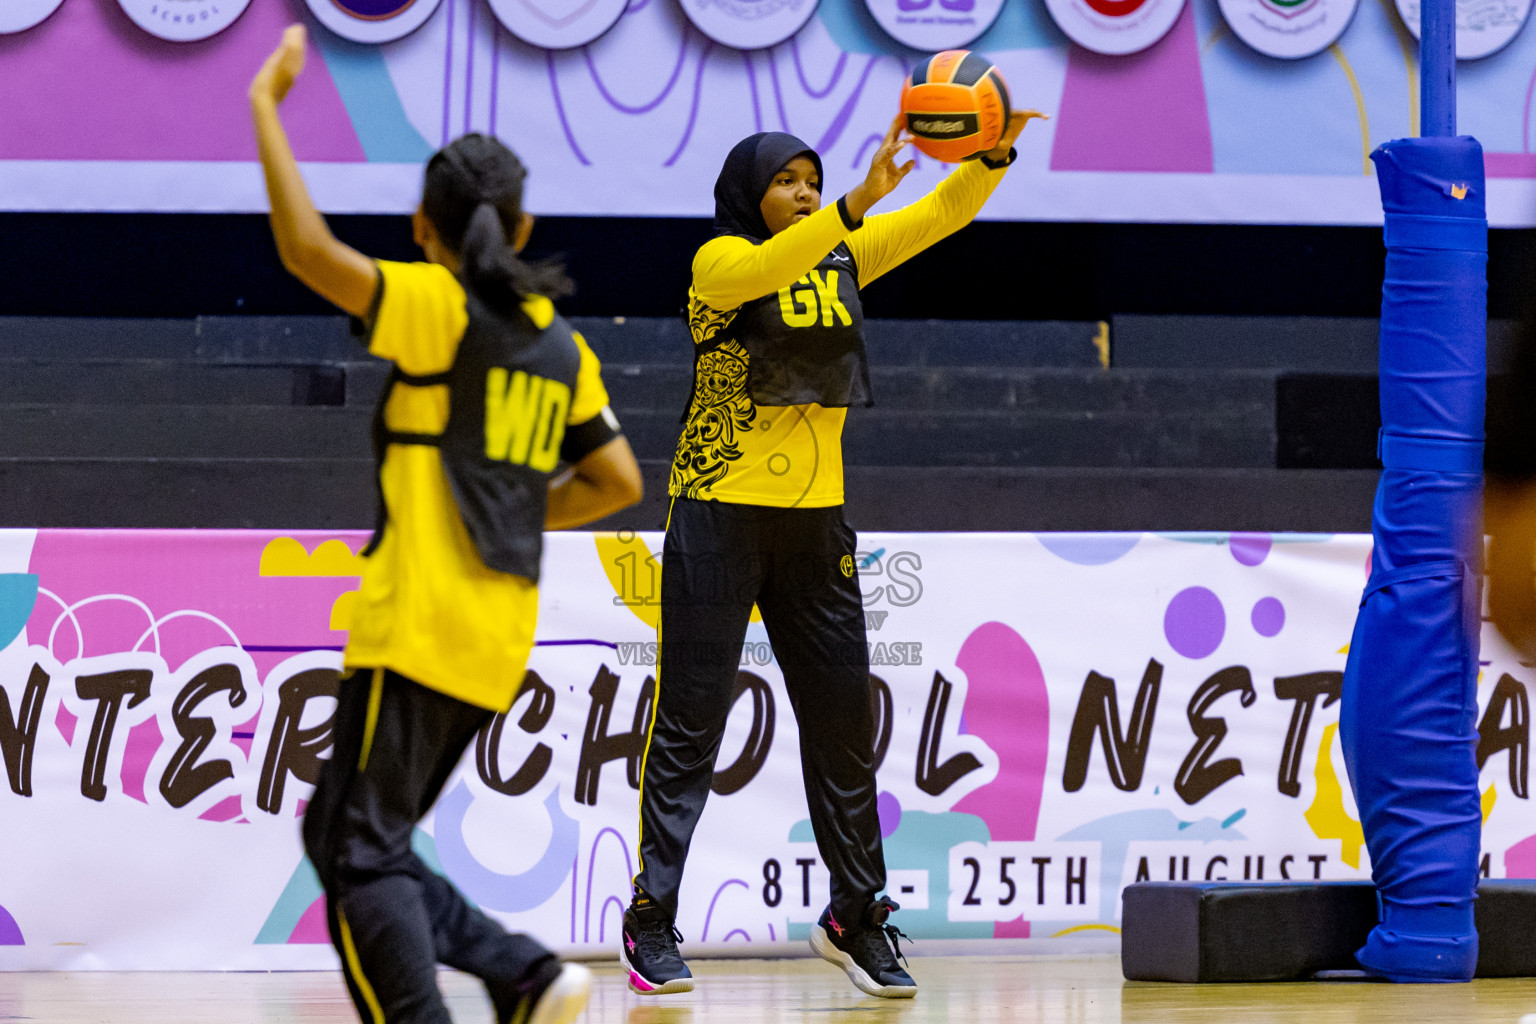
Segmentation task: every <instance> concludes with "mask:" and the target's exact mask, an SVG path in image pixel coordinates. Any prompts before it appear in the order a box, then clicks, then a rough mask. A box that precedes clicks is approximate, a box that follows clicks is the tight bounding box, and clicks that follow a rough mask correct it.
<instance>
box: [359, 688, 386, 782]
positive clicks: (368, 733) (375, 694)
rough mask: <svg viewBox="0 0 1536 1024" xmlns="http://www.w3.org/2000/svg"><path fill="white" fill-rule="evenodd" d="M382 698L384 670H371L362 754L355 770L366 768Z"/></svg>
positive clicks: (364, 769)
mask: <svg viewBox="0 0 1536 1024" xmlns="http://www.w3.org/2000/svg"><path fill="white" fill-rule="evenodd" d="M383 697H384V670H383V669H382V668H376V669H374V670H373V681H372V682H371V683H369V686H368V714H367V717H366V718H364V719H363V752H362V753H361V754H359V755H358V758H357V770H358V771H359V772H362V771H366V770H367V768H368V752H369V751H371V750H372V749H373V732H374V730H375V729H377V728H378V725H379V702H380V701H381V700H382V699H383Z"/></svg>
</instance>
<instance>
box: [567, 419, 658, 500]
mask: <svg viewBox="0 0 1536 1024" xmlns="http://www.w3.org/2000/svg"><path fill="white" fill-rule="evenodd" d="M577 472H579V473H581V474H582V475H583V476H584V477H586V479H587V482H588V483H589V484H590V485H591V486H592V487H593V488H594V489H595V490H596V491H597V492H598V494H599V495H600V497H599V498H598V502H597V503H598V504H599V505H601V506H602V507H603V509H604V510H605V511H606V512H610V513H611V512H617V511H619V510H620V509H624V508H629V507H630V506H631V505H638V504H639V503H640V500H641V499H642V498H644V497H645V481H644V480H643V479H642V478H641V476H640V464H639V463H638V462H636V461H635V453H634V450H633V449H631V448H630V447H629V441H628V440H626V439H625V437H624V435H623V434H620V435H619V436H618V437H615V438H614V439H613V440H612V441H609V442H608V443H607V444H606V445H604V446H603V447H602V448H599V449H598V450H597V451H595V452H593V453H592V454H591V455H590V456H588V457H587V458H586V459H584V460H582V463H581V464H580V465H578V466H577Z"/></svg>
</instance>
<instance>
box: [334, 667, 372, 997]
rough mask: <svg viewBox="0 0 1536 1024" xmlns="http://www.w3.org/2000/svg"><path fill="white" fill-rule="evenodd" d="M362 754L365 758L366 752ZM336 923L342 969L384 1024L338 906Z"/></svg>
mask: <svg viewBox="0 0 1536 1024" xmlns="http://www.w3.org/2000/svg"><path fill="white" fill-rule="evenodd" d="M375 678H377V676H376V677H375ZM363 756H364V758H366V757H367V754H364V755H363ZM336 923H337V924H338V925H340V926H341V952H342V958H341V966H342V969H343V970H344V971H346V972H347V977H349V978H351V979H352V984H354V985H356V986H357V990H358V991H359V992H361V993H362V994H363V1002H365V1003H367V1004H368V1012H369V1013H370V1014H372V1015H373V1024H384V1007H382V1006H380V1005H379V997H378V996H376V995H374V994H373V986H372V985H370V984H368V979H367V978H366V977H365V976H364V975H363V965H362V964H361V963H360V962H359V961H358V959H357V946H356V945H354V944H353V942H352V928H351V927H350V926H349V925H348V924H347V917H346V915H345V914H343V913H342V912H341V908H340V907H337V908H336Z"/></svg>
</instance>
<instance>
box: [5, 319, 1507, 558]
mask: <svg viewBox="0 0 1536 1024" xmlns="http://www.w3.org/2000/svg"><path fill="white" fill-rule="evenodd" d="M576 323H577V326H578V327H579V329H580V330H582V331H583V333H584V334H585V335H586V337H587V338H588V340H589V342H590V343H591V345H592V347H593V349H594V351H596V352H597V354H598V355H599V356H600V357H601V358H602V359H603V361H604V364H605V367H606V372H605V378H606V381H607V384H608V388H609V391H610V394H611V396H612V399H613V405H614V408H615V410H616V411H617V413H618V414H619V417H620V418H621V419H622V420H623V422H624V424H625V428H626V432H627V433H628V434H629V436H630V438H631V442H632V443H633V444H634V446H635V449H636V452H637V454H638V455H639V457H640V459H641V460H642V463H643V465H644V468H645V471H646V476H647V484H648V488H649V494H648V496H647V499H646V501H645V502H644V503H643V504H642V505H641V506H640V507H638V508H636V509H632V510H629V511H627V512H625V513H621V514H620V515H618V516H615V517H614V518H613V520H612V521H611V522H609V523H607V524H604V525H607V526H612V527H635V528H656V527H658V526H659V525H660V523H661V522H662V520H663V518H664V516H665V505H666V499H665V481H666V470H667V462H668V459H669V457H670V455H671V451H672V447H673V444H674V443H675V441H676V438H677V432H678V417H679V414H680V412H681V411H682V407H683V403H684V402H685V401H686V399H687V395H688V386H689V375H690V372H691V367H690V362H689V361H690V359H691V353H690V347H689V342H688V339H687V335H686V332H685V330H684V327H683V324H682V323H681V321H679V320H676V319H656V318H630V319H627V320H626V319H624V318H617V319H578V320H577V321H576ZM1375 332H1376V325H1375V322H1374V321H1372V320H1348V319H1344V320H1341V319H1306V320H1298V319H1292V320H1278V319H1262V318H1234V317H1208V318H1190V317H1144V316H1135V317H1122V318H1117V319H1116V320H1115V321H1114V323H1113V325H1112V331H1111V339H1112V340H1111V360H1110V362H1111V366H1110V368H1108V369H1106V368H1104V367H1103V366H1101V365H1100V350H1099V348H1098V347H1096V345H1095V342H1094V338H1095V335H1096V334H1097V333H1098V325H1097V324H1095V323H1084V322H1036V321H970V322H959V321H892V320H884V321H882V320H876V321H871V322H869V325H868V332H867V333H868V344H869V350H870V356H871V363H872V367H873V374H872V376H873V384H874V390H875V395H876V399H877V402H878V404H877V405H876V406H875V407H874V408H872V409H854V410H851V411H850V413H849V420H848V429H847V435H846V441H845V456H846V461H847V466H848V468H847V491H848V504H849V516H850V519H851V521H852V522H854V524H855V525H856V526H858V527H860V528H862V529H917V530H922V529H931V530H997V529H1026V530H1072V529H1078V530H1141V529H1159V530H1194V529H1216V530H1223V529H1240V530H1300V531H1320V532H1335V531H1351V530H1364V529H1368V528H1369V523H1370V505H1371V496H1372V493H1373V491H1374V487H1375V478H1376V472H1375V469H1374V466H1375V463H1374V429H1375V427H1374V422H1375V421H1374V419H1373V416H1374V409H1375V403H1374V388H1375V381H1374V376H1373V372H1374V363H1375ZM1508 334H1509V330H1508V326H1507V325H1505V324H1495V325H1493V328H1492V329H1491V330H1490V339H1491V341H1490V352H1491V358H1492V359H1493V362H1494V364H1495V366H1496V367H1497V366H1499V365H1500V360H1501V359H1502V355H1501V354H1500V353H1502V352H1503V351H1504V349H1505V348H1506V347H1507V340H1508ZM386 372H387V368H386V366H385V365H384V364H382V363H380V362H378V361H376V360H372V359H370V358H369V357H368V356H367V355H366V354H365V353H364V352H363V351H362V349H361V348H360V347H359V346H358V345H357V343H356V342H355V341H354V340H352V339H351V338H350V337H349V336H348V333H347V330H346V321H345V320H344V319H343V318H340V317H280V318H279V317H218V318H201V319H197V320H87V319H66V318H48V319H43V318H9V319H3V318H0V423H3V424H4V429H3V430H0V509H3V510H4V512H3V516H0V525H5V526H204V527H219V526H261V527H273V528H293V529H297V528H306V527H313V528H332V527H366V526H368V525H369V524H370V523H371V522H372V518H373V493H374V492H373V485H372V479H371V475H370V465H371V463H370V452H369V447H368V427H369V418H370V415H371V411H372V407H373V404H374V402H375V401H376V399H377V396H378V394H379V391H380V389H381V388H382V386H383V383H384V380H385V377H386Z"/></svg>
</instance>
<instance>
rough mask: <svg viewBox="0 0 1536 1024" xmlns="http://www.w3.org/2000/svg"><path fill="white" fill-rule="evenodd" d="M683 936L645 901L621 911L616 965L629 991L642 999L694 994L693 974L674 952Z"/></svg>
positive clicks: (664, 913)
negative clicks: (621, 929)
mask: <svg viewBox="0 0 1536 1024" xmlns="http://www.w3.org/2000/svg"><path fill="white" fill-rule="evenodd" d="M682 938H683V936H682V934H681V933H679V932H678V930H677V928H676V927H675V926H674V925H673V923H672V919H671V918H670V917H668V916H667V915H666V912H665V911H663V910H662V909H661V908H660V907H658V906H656V905H655V904H654V903H650V902H649V900H647V901H646V904H645V905H641V904H640V903H638V902H636V903H632V904H630V906H629V909H628V910H626V911H624V936H623V941H622V943H621V944H620V946H619V963H621V964H623V965H624V970H625V971H626V972H627V973H628V975H629V979H628V980H629V990H630V991H631V992H635V993H638V994H639V995H642V996H663V995H669V994H671V993H673V992H692V991H693V972H692V971H690V970H688V965H687V964H686V963H684V962H683V955H682V954H681V953H679V952H678V951H677V944H678V943H679V942H680V941H682Z"/></svg>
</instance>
